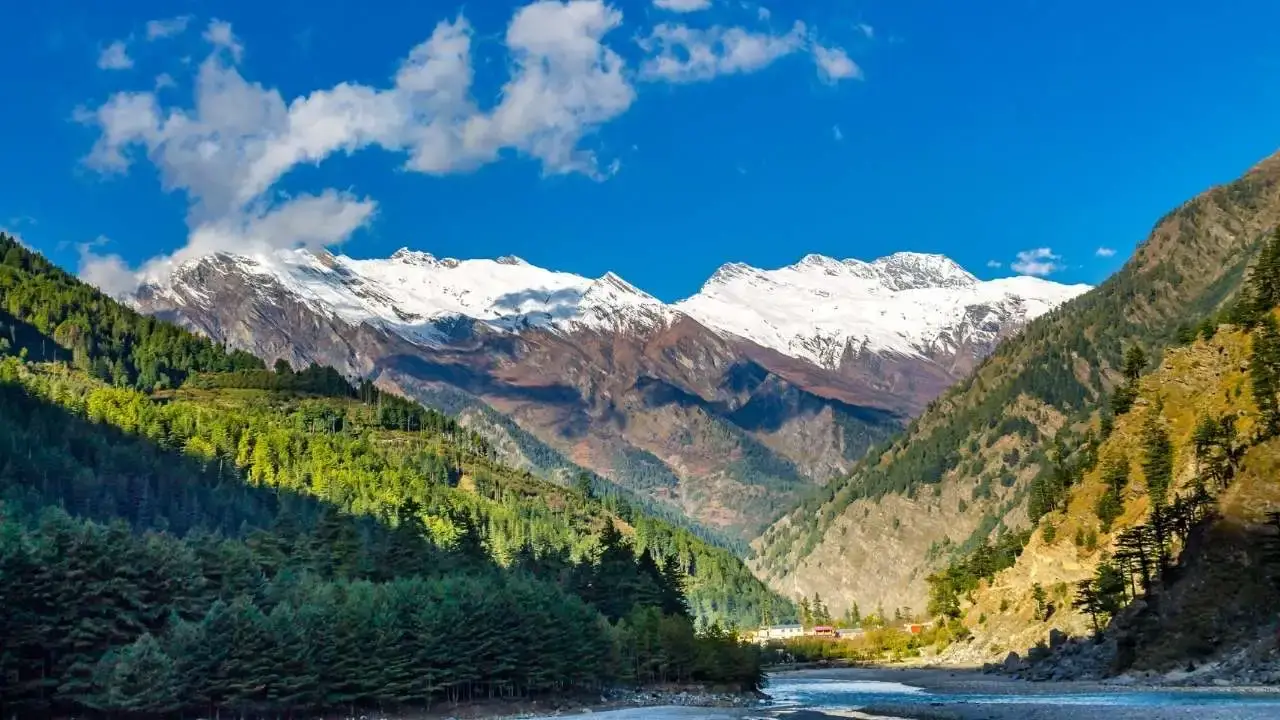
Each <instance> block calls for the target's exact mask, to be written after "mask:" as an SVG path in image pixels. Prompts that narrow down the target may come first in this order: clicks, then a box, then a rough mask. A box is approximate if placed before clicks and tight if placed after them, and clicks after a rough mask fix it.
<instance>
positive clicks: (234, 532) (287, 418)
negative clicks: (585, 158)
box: [0, 251, 785, 716]
mask: <svg viewBox="0 0 1280 720" xmlns="http://www.w3.org/2000/svg"><path fill="white" fill-rule="evenodd" d="M5 257H6V267H7V268H8V269H7V270H3V271H0V272H3V273H4V275H5V277H8V278H10V279H12V278H15V277H19V276H20V275H21V274H22V273H24V272H26V269H28V268H35V267H40V265H39V263H38V262H36V260H39V258H38V256H34V255H32V254H29V253H25V251H21V252H20V253H19V254H18V255H16V256H15V254H14V253H11V252H10V253H6V255H5ZM15 258H16V259H15ZM33 258H34V259H33ZM10 260H13V261H14V262H9V261H10ZM19 279H21V278H19ZM70 283H74V281H73V280H72V281H70ZM39 285H40V283H39V282H37V281H26V280H24V281H22V282H19V283H17V284H16V285H9V286H0V289H4V288H13V287H19V288H23V287H28V286H39ZM69 287H71V292H68V293H65V294H58V295H56V298H57V300H58V302H62V303H65V304H66V305H67V307H63V308H62V310H63V311H65V312H66V313H67V314H68V315H70V316H80V317H91V316H92V317H106V316H110V315H112V314H113V313H114V314H117V315H119V317H124V318H128V317H129V316H128V315H127V314H125V313H121V312H120V310H119V309H118V306H116V305H114V303H112V301H110V300H107V299H105V298H102V297H101V296H99V295H96V294H94V293H88V295H87V296H86V297H88V298H89V299H90V300H91V301H92V302H93V303H95V306H94V307H93V308H91V309H89V310H85V309H78V308H75V307H73V305H74V302H75V299H76V298H77V297H79V296H80V294H81V293H82V292H84V286H74V285H71V286H69ZM0 304H3V305H4V307H12V306H13V305H12V303H11V298H10V297H9V296H8V295H7V294H6V295H4V296H2V297H0ZM27 317H32V319H33V320H36V319H38V318H34V316H31V315H27ZM12 320H13V323H12V325H11V327H14V328H18V329H21V330H22V332H23V335H24V341H29V342H35V341H37V340H38V341H39V342H40V343H41V344H43V343H46V342H49V341H50V340H52V339H51V338H47V337H44V336H43V335H42V334H40V333H39V332H38V331H37V330H35V328H37V327H38V326H39V325H38V323H36V322H27V321H26V320H19V319H17V318H16V317H15V318H12ZM172 331H173V332H176V333H178V334H179V335H182V331H179V330H176V329H172ZM165 332H168V331H165ZM33 333H34V334H33ZM14 334H15V335H17V334H18V333H17V332H15V333H14ZM37 336H38V337H37ZM82 339H83V340H84V342H83V343H80V344H73V346H72V348H73V350H74V348H75V347H80V348H81V349H82V351H83V353H84V354H85V355H86V357H87V359H88V360H89V364H90V368H91V369H92V367H93V366H95V365H99V364H101V363H99V361H102V362H103V363H106V364H107V365H108V366H110V365H113V364H115V363H117V362H124V360H123V358H125V357H126V356H131V355H129V354H130V353H132V352H133V351H134V350H136V349H137V347H135V346H132V345H128V344H121V343H116V342H108V341H102V340H100V339H98V338H96V337H94V336H93V335H92V334H91V335H90V336H89V337H87V338H82ZM197 345H198V343H197ZM208 347H209V348H212V349H211V350H210V355H209V357H210V358H212V360H211V361H210V362H207V363H206V362H204V361H203V360H202V361H200V362H192V363H190V364H188V365H187V366H186V367H187V368H188V370H189V371H190V372H199V373H222V375H221V376H220V377H221V378H222V386H221V387H216V385H218V383H217V382H216V381H215V382H211V383H209V384H206V385H205V388H204V389H195V388H186V389H180V390H178V391H176V392H170V391H166V392H163V393H160V396H158V397H152V396H150V395H148V394H146V393H144V392H139V391H138V390H137V389H134V388H136V387H138V383H137V382H136V380H129V379H128V378H125V377H112V378H110V379H104V378H103V377H101V376H100V375H96V374H94V373H87V372H80V371H78V370H73V369H71V368H70V367H68V366H67V365H65V364H61V363H55V364H43V363H42V364H32V363H28V362H25V361H24V360H23V357H30V355H31V353H30V348H31V345H29V344H14V343H12V342H11V343H10V345H8V346H7V347H5V348H3V350H5V351H8V352H10V353H14V354H11V355H10V356H8V357H4V358H0V502H2V503H3V504H2V505H0V517H2V518H3V522H2V523H0V580H2V581H0V586H3V587H0V637H2V638H4V645H3V648H0V665H2V667H0V677H3V678H4V679H5V682H4V683H0V715H4V716H14V715H28V714H37V713H38V714H48V713H55V714H78V713H83V712H85V711H87V710H100V711H105V712H111V713H126V714H165V713H169V712H173V711H179V710H181V711H193V712H213V713H216V712H219V711H220V710H223V709H226V710H228V711H237V712H240V713H242V714H261V715H265V714H286V713H292V712H297V711H303V710H308V709H323V708H326V707H332V706H333V705H335V704H346V705H350V706H352V707H358V706H364V705H385V704H388V703H391V704H418V703H422V702H434V701H437V700H449V699H453V700H457V699H466V698H473V697H480V696H486V697H487V696H490V695H495V696H496V695H524V694H535V693H543V692H566V691H572V690H575V689H591V688H596V687H599V686H600V685H602V684H609V683H619V682H622V683H626V682H648V681H655V680H668V679H674V680H700V681H708V682H717V683H729V684H736V685H740V686H742V687H755V686H757V685H758V684H759V682H760V679H761V675H760V669H759V668H760V663H759V657H758V651H757V649H756V648H755V647H754V646H751V645H748V644H745V643H742V642H740V641H739V640H738V639H737V637H736V636H735V635H734V634H733V633H732V632H726V631H724V630H721V629H720V628H719V626H718V625H717V622H716V621H717V620H725V621H728V620H738V619H740V618H745V617H750V616H751V615H752V614H754V615H755V616H756V617H758V616H759V615H760V614H761V613H762V610H761V609H760V608H758V607H756V608H752V607H750V606H749V605H748V606H744V605H743V604H741V603H738V604H734V603H732V602H725V603H724V605H723V606H722V607H714V606H715V604H716V603H715V601H712V602H709V603H707V605H710V606H713V607H712V608H711V609H712V610H714V611H719V612H721V613H724V614H721V615H704V616H703V617H702V623H703V625H704V628H703V629H701V630H698V629H697V628H696V625H695V620H694V617H693V612H692V611H691V609H690V607H689V602H688V600H687V599H686V597H685V592H686V588H688V594H689V595H690V596H692V597H695V598H697V597H699V594H698V593H699V592H704V593H707V595H706V596H705V597H712V598H718V597H719V596H717V595H715V593H717V592H721V593H722V592H724V591H723V589H722V588H721V587H720V583H722V582H723V581H724V580H726V579H734V580H737V581H740V582H742V583H743V584H744V586H745V587H747V589H748V592H747V593H745V595H746V596H747V597H749V598H750V599H749V600H748V601H746V602H748V603H749V602H766V603H767V602H773V596H771V594H770V593H768V591H767V590H763V586H761V585H760V584H759V583H758V582H756V583H755V584H754V585H753V586H751V585H749V583H747V582H746V581H745V580H743V578H744V577H749V575H747V574H746V571H745V568H743V567H742V565H741V563H740V562H739V561H737V560H736V559H733V558H732V557H731V556H729V555H728V553H727V552H725V551H722V550H718V549H715V548H709V547H707V546H706V545H705V544H702V543H701V542H700V541H697V540H696V538H693V537H692V535H689V534H688V533H686V532H684V531H677V530H673V529H671V528H670V527H669V526H665V525H663V524H661V523H659V522H657V521H653V520H647V519H645V518H643V517H636V518H633V520H634V522H633V523H632V524H633V525H634V526H635V532H634V534H633V536H632V537H631V538H630V540H629V541H628V540H627V539H624V538H623V536H622V535H621V534H620V533H618V532H617V530H616V529H615V527H614V524H613V523H614V520H613V517H612V516H611V515H610V514H609V513H608V512H607V511H605V510H604V508H602V507H601V505H600V504H599V502H597V501H596V500H595V499H594V498H592V497H591V496H590V494H589V493H577V492H574V491H571V490H566V489H563V488H559V487H557V486H554V485H549V484H547V483H544V482H542V481H539V480H537V479H536V478H533V477H532V476H531V475H529V474H528V473H520V472H516V471H513V470H511V469H509V468H505V467H503V466H501V465H499V464H497V463H495V462H494V461H493V460H492V459H491V458H490V457H489V456H488V454H487V449H486V448H484V447H480V446H478V445H472V444H468V443H467V442H465V441H460V440H459V433H457V432H456V428H455V427H454V426H450V425H447V424H446V423H443V422H437V421H436V420H433V419H432V418H433V417H434V416H433V415H431V414H430V413H429V411H422V412H420V413H419V415H418V416H417V417H418V418H419V420H417V421H414V420H412V419H410V420H409V421H408V423H409V425H410V426H411V427H412V426H414V425H416V426H417V427H416V430H414V431H413V432H404V427H405V426H404V424H403V423H404V422H405V418H404V416H395V415H391V416H388V415H387V414H385V413H383V412H382V410H381V409H380V408H388V407H390V408H393V409H394V408H396V407H400V402H403V401H395V400H390V397H389V396H380V397H379V398H377V399H376V401H375V402H367V400H369V398H363V399H362V398H360V397H359V396H358V392H359V388H357V397H354V398H352V397H349V396H343V392H342V391H341V390H340V388H339V386H338V383H337V382H336V377H335V376H334V374H333V373H332V371H328V370H324V371H323V372H314V373H312V374H311V376H310V378H311V379H310V380H307V381H301V382H299V384H295V385H294V386H293V387H291V388H284V387H283V386H280V387H268V388H262V392H248V393H246V392H239V391H232V390H229V389H227V388H228V387H231V386H235V385H236V384H237V382H238V383H240V385H241V387H245V386H248V387H252V385H251V383H255V382H262V381H263V380H264V378H263V374H264V373H265V372H266V371H265V370H263V369H261V368H258V369H254V368H248V367H234V366H233V365H232V364H224V365H219V363H222V362H223V361H222V360H219V359H218V357H219V355H218V353H219V352H221V350H220V349H218V348H216V347H215V346H211V345H210V346H208ZM121 353H124V354H123V355H122V354H121ZM42 357H47V356H42ZM221 357H222V358H227V357H229V356H227V355H225V354H224V355H222V356H221ZM73 362H74V359H73ZM75 364H76V365H80V364H81V363H75ZM166 367H172V366H169V365H166ZM306 372H307V371H306V370H304V371H303V372H302V373H293V374H295V375H298V374H303V375H304V376H305V373H306ZM271 374H273V375H276V376H281V377H283V376H285V375H286V372H285V370H284V369H283V368H278V369H277V370H276V371H273V372H272V373H271ZM208 377H214V376H208ZM330 381H332V382H330ZM108 382H112V383H115V384H114V386H113V385H108V384H106V383H108ZM286 382H293V381H286ZM163 385H164V383H161V384H159V385H152V386H151V387H147V388H145V389H146V390H148V391H154V390H156V389H163V387H162V386H163ZM299 387H308V388H310V389H309V390H307V391H306V392H298V388H299ZM348 387H350V385H348ZM366 389H367V388H366ZM406 405H408V404H407V403H406ZM414 412H418V411H416V410H415V411H414ZM392 425H395V426H396V429H395V430H392V429H390V427H389V426H392ZM49 508H54V509H52V510H50V509H49ZM98 523H109V524H107V525H102V524H98ZM410 599H411V601H410ZM424 599H425V602H424ZM779 602H782V603H783V604H785V602H784V601H780V600H779ZM733 612H741V613H742V614H741V615H739V616H738V617H728V616H727V614H728V613H733ZM744 624H745V622H744ZM588 646H589V647H588ZM444 648H447V649H448V651H447V652H445V651H443V650H442V649H444Z"/></svg>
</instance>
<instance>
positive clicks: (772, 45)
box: [639, 21, 807, 83]
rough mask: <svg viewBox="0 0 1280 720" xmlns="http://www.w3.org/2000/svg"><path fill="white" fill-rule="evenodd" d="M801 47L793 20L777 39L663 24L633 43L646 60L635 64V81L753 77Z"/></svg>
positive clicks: (800, 28)
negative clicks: (636, 70) (789, 27)
mask: <svg viewBox="0 0 1280 720" xmlns="http://www.w3.org/2000/svg"><path fill="white" fill-rule="evenodd" d="M806 42H807V38H806V35H805V26H804V23H802V22H799V21H797V22H796V23H795V25H794V26H792V28H791V30H790V31H789V32H787V33H786V34H783V35H774V34H771V33H767V32H762V33H755V32H751V31H749V30H746V29H744V28H740V27H729V28H726V27H722V26H718V25H717V26H714V27H711V28H708V29H706V30H702V29H696V28H691V27H689V26H688V25H672V24H669V23H663V24H661V25H658V26H657V27H655V28H654V29H653V32H652V33H650V34H649V35H648V36H647V37H644V38H641V39H640V40H639V43H640V47H641V48H643V49H644V51H645V52H646V53H649V54H650V55H651V57H649V58H648V59H646V60H645V61H644V63H643V64H641V66H640V76H641V77H642V78H644V79H646V80H664V81H667V82H674V83H691V82H702V81H706V80H711V79H713V78H715V77H718V76H720V75H730V74H734V73H750V72H755V71H757V70H760V69H762V68H764V67H766V66H768V65H769V64H771V63H772V62H774V61H775V60H777V59H778V58H781V57H784V56H786V55H790V54H791V53H794V52H796V51H798V50H801V49H802V48H803V47H804V46H805V43H806Z"/></svg>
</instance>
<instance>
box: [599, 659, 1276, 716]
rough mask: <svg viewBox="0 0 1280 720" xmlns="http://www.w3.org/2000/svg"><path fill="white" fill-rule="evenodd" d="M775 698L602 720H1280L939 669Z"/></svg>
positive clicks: (883, 674)
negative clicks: (751, 705) (749, 705)
mask: <svg viewBox="0 0 1280 720" xmlns="http://www.w3.org/2000/svg"><path fill="white" fill-rule="evenodd" d="M765 692H766V693H768V694H769V695H770V696H771V698H772V700H771V701H770V702H769V703H768V704H766V705H763V706H761V707H759V708H755V709H750V710H741V709H717V708H687V707H681V708H676V707H672V708H632V709H627V710H615V711H608V712H600V713H594V714H592V717H596V718H601V719H602V720H605V719H607V720H642V719H643V720H692V719H694V718H701V719H705V720H757V719H759V720H765V719H774V718H777V719H781V718H788V719H789V720H823V719H825V718H954V719H955V720H979V719H981V720H988V719H989V720H1066V719H1070V720H1090V719H1092V718H1099V719H1101V720H1138V719H1139V718H1141V719H1143V720H1166V719H1167V720H1183V719H1184V718H1185V719H1187V720H1190V719H1192V718H1194V719H1195V720H1263V719H1272V720H1280V693H1266V692H1258V691H1257V690H1256V689H1255V690H1248V691H1246V690H1239V691H1232V690H1229V689H1215V690H1213V691H1203V690H1198V689H1197V690H1181V689H1134V688H1128V687H1120V686H1105V685H1098V684H1085V683H1069V682H1067V683H1027V682H1020V681H1015V680H1007V679H1000V678H991V677H989V676H983V675H981V674H977V673H963V672H947V671H938V670H903V671H893V670H887V671H886V670H860V669H856V670H855V669H850V670H827V671H809V672H796V673H780V674H776V675H774V676H773V677H772V678H771V679H770V682H769V685H768V686H767V687H766V688H765Z"/></svg>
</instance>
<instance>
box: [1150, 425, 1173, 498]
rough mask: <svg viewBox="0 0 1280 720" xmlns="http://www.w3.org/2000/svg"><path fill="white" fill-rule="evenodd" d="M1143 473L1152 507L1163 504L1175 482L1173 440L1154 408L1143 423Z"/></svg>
mask: <svg viewBox="0 0 1280 720" xmlns="http://www.w3.org/2000/svg"><path fill="white" fill-rule="evenodd" d="M1142 473H1143V475H1144V477H1145V478H1146V483H1147V493H1148V494H1149V495H1150V496H1151V504H1152V507H1153V508H1155V507H1161V506H1163V505H1164V503H1165V501H1166V495H1167V494H1168V492H1169V485H1170V484H1171V483H1172V482H1173V442H1172V441H1171V440H1170V439H1169V433H1168V431H1167V430H1165V427H1164V423H1163V422H1162V420H1161V418H1160V415H1159V413H1158V412H1156V411H1155V410H1154V409H1153V410H1152V411H1150V412H1148V413H1147V417H1146V420H1145V421H1144V422H1143V425H1142Z"/></svg>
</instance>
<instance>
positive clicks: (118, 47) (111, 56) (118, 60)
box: [98, 40, 133, 70]
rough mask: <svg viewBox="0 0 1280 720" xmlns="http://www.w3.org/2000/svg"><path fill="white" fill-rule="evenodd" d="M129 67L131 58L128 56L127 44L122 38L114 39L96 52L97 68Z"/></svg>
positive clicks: (131, 62) (131, 63) (120, 68)
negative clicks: (99, 51) (100, 50)
mask: <svg viewBox="0 0 1280 720" xmlns="http://www.w3.org/2000/svg"><path fill="white" fill-rule="evenodd" d="M131 67H133V58H131V57H129V46H128V45H126V44H125V42H124V41H123V40H116V41H115V42H113V43H111V44H110V45H108V46H106V47H105V48H103V49H102V52H101V53H99V54H98V68H99V69H101V70H128V69H129V68H131Z"/></svg>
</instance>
